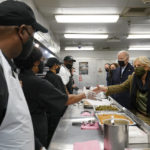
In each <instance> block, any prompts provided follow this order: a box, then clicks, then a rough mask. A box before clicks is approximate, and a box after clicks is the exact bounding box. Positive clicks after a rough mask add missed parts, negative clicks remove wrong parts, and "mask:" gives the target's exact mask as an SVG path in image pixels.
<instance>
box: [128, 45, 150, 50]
mask: <svg viewBox="0 0 150 150" xmlns="http://www.w3.org/2000/svg"><path fill="white" fill-rule="evenodd" d="M128 50H130V51H131V50H135V51H136V50H137V51H138V50H145V51H148V50H150V45H149V46H131V47H129V49H128Z"/></svg>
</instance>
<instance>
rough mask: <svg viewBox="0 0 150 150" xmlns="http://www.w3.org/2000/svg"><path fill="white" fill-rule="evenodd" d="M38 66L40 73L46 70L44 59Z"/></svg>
mask: <svg viewBox="0 0 150 150" xmlns="http://www.w3.org/2000/svg"><path fill="white" fill-rule="evenodd" d="M38 68H39V71H38V73H43V70H44V63H43V61H40V64H39V66H38Z"/></svg>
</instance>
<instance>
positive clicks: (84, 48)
mask: <svg viewBox="0 0 150 150" xmlns="http://www.w3.org/2000/svg"><path fill="white" fill-rule="evenodd" d="M65 50H66V51H70V50H79V51H80V50H94V47H93V46H83V47H82V46H81V47H65Z"/></svg>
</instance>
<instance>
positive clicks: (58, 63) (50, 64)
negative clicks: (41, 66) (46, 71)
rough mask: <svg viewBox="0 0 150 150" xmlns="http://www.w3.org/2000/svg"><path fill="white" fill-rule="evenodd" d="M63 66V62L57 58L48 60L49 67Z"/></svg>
mask: <svg viewBox="0 0 150 150" xmlns="http://www.w3.org/2000/svg"><path fill="white" fill-rule="evenodd" d="M55 64H56V65H61V62H60V61H59V60H58V59H57V58H54V57H53V58H49V59H48V60H47V63H46V66H48V67H52V66H54V65H55Z"/></svg>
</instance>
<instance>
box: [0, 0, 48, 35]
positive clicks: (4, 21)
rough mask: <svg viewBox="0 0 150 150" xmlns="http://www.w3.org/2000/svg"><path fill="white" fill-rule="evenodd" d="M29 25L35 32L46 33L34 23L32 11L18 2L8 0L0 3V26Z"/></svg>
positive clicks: (45, 30)
mask: <svg viewBox="0 0 150 150" xmlns="http://www.w3.org/2000/svg"><path fill="white" fill-rule="evenodd" d="M22 24H25V25H31V26H32V27H33V29H34V30H35V31H41V32H44V33H46V32H48V30H47V29H46V28H45V27H43V26H42V25H40V24H39V23H37V22H36V19H35V15H34V12H33V11H32V9H31V8H30V7H29V6H28V5H27V4H25V3H24V2H20V1H13V0H8V1H4V2H2V3H0V26H2V25H3V26H14V25H16V26H20V25H22Z"/></svg>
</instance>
